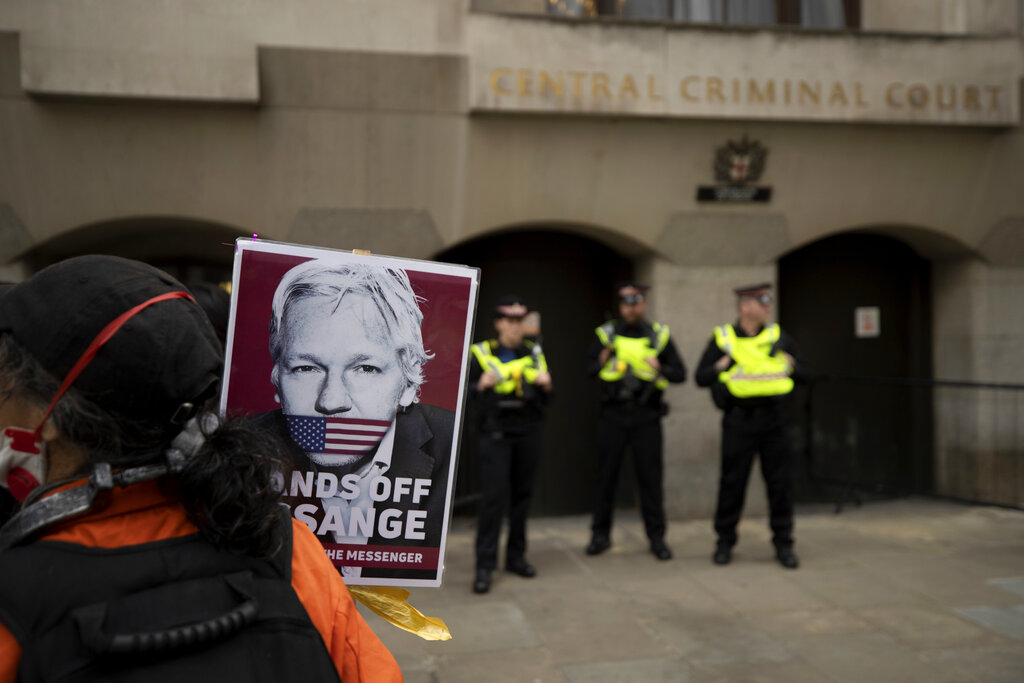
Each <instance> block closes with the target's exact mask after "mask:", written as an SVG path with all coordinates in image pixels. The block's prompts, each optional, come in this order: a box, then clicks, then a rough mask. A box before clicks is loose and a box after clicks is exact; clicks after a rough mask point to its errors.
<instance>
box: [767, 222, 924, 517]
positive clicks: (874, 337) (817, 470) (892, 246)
mask: <svg viewBox="0 0 1024 683" xmlns="http://www.w3.org/2000/svg"><path fill="white" fill-rule="evenodd" d="M779 295H780V296H779V318H780V323H781V324H782V326H783V328H784V329H786V330H788V331H789V332H790V333H791V334H792V335H793V336H794V338H795V339H796V341H797V343H798V345H799V348H800V350H801V352H802V354H803V356H804V357H805V358H806V360H807V361H808V363H809V364H810V365H811V367H812V369H813V370H814V372H815V374H816V375H819V376H823V377H824V378H826V381H823V382H820V383H817V384H815V386H814V388H813V399H812V400H811V401H810V402H809V404H808V400H807V399H808V390H807V389H806V388H803V389H801V390H798V391H797V392H794V401H793V407H794V409H795V410H796V411H797V412H798V415H797V417H798V418H799V419H798V420H797V421H796V422H797V423H798V424H799V423H802V425H801V426H802V427H806V426H807V425H808V423H809V426H810V430H809V431H806V430H805V429H803V428H801V429H799V430H798V433H796V434H795V435H794V436H795V437H796V442H797V443H800V444H802V446H803V447H802V448H798V453H799V454H800V455H799V460H800V462H801V465H802V466H801V467H799V468H798V472H797V482H798V492H799V493H798V495H799V497H800V498H802V499H804V500H813V499H821V498H824V497H825V496H826V495H827V494H828V493H829V492H832V493H834V492H835V487H834V485H831V486H830V485H823V483H822V481H821V479H829V480H832V481H833V482H835V481H838V482H843V481H848V482H850V483H882V482H884V483H885V487H886V489H890V490H891V489H897V490H907V491H921V490H927V489H928V488H930V486H931V481H932V476H933V475H932V469H933V463H932V402H931V393H930V389H929V387H927V386H920V385H911V384H907V383H899V382H891V381H888V380H889V379H891V378H903V379H905V378H917V379H925V380H927V379H929V378H931V377H932V356H931V350H932V335H931V329H932V327H931V263H930V262H929V261H928V260H927V259H925V258H923V257H922V256H920V255H919V254H918V253H917V252H916V251H915V250H914V249H912V248H911V247H910V246H908V245H907V244H906V243H905V242H902V241H900V240H898V239H894V238H892V237H889V236H886V235H883V234H877V233H869V232H856V233H846V234H841V235H836V236H833V237H827V238H825V239H822V240H819V241H817V242H814V243H813V244H810V245H808V246H805V247H803V248H801V249H798V250H796V251H794V252H792V253H790V254H788V255H786V256H784V257H783V258H782V259H781V260H780V261H779ZM857 309H868V310H867V314H866V315H867V318H864V317H863V315H864V312H863V311H862V318H861V320H862V323H861V326H860V327H859V328H858V326H857V323H856V311H857ZM874 312H877V314H878V320H877V322H878V327H877V330H875V329H871V326H870V325H869V326H868V328H865V327H864V322H865V321H866V322H869V323H870V322H871V321H872V320H873V319H874V314H875V313H874ZM863 378H873V379H870V380H868V381H861V379H863ZM808 405H810V408H811V410H810V412H808V411H807V408H808ZM808 438H809V440H810V441H811V444H812V445H813V449H807V448H806V447H807V445H808V443H807V442H808ZM812 454H813V455H812Z"/></svg>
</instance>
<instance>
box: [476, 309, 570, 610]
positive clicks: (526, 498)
mask: <svg viewBox="0 0 1024 683" xmlns="http://www.w3.org/2000/svg"><path fill="white" fill-rule="evenodd" d="M526 313H527V308H526V304H525V303H524V302H523V299H522V298H520V297H518V296H513V295H510V296H505V297H502V298H501V299H500V300H499V301H498V305H497V306H496V307H495V309H494V328H495V330H496V331H497V333H498V337H497V339H488V340H486V341H482V342H479V343H477V344H474V345H473V347H472V352H473V357H474V359H475V360H476V363H474V364H473V365H471V366H470V369H469V386H470V388H471V393H470V402H471V406H472V410H473V416H474V420H475V422H476V425H477V431H478V433H479V438H480V448H479V460H480V494H481V496H480V509H479V514H478V518H477V533H476V577H475V579H474V580H473V591H474V592H475V593H486V592H488V591H489V590H490V589H491V572H493V571H494V569H495V568H496V567H497V565H498V539H499V537H500V536H501V518H502V507H503V505H504V502H505V499H506V498H508V517H509V520H508V526H509V531H508V540H507V542H506V545H505V568H506V569H507V570H508V571H510V572H512V573H514V574H518V575H519V576H522V577H525V578H532V577H533V576H535V575H536V574H537V570H536V568H535V567H534V566H533V565H532V564H530V563H529V562H527V561H526V514H527V512H528V511H529V508H530V498H531V497H532V495H533V479H534V474H535V473H536V470H537V463H538V462H539V460H540V449H541V428H542V426H543V418H544V409H545V408H546V407H547V402H548V395H549V394H550V392H551V374H550V373H549V372H548V364H547V360H546V359H545V358H544V353H543V351H542V350H541V347H540V345H539V344H536V343H534V342H533V341H531V340H529V339H525V338H524V334H523V318H524V317H525V316H526Z"/></svg>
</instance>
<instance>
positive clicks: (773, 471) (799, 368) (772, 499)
mask: <svg viewBox="0 0 1024 683" xmlns="http://www.w3.org/2000/svg"><path fill="white" fill-rule="evenodd" d="M733 328H734V329H735V331H736V336H737V337H751V336H757V335H756V334H755V335H748V334H747V333H746V332H745V331H744V330H743V328H742V327H741V326H740V324H739V322H736V323H734V324H733ZM762 329H764V328H763V327H762V328H761V329H759V330H758V334H759V333H760V332H761V330H762ZM776 351H785V352H786V353H788V354H789V355H791V356H792V357H793V359H794V361H795V366H794V368H793V373H792V375H791V377H792V378H793V380H794V381H802V380H804V379H805V378H806V376H807V368H806V366H804V364H803V363H802V362H801V361H800V359H799V356H798V354H797V350H796V345H795V343H794V342H793V339H792V338H791V337H790V336H789V335H787V334H786V333H785V332H784V331H780V333H779V339H778V341H777V342H775V345H774V348H773V349H772V353H774V352H776ZM724 355H725V353H724V352H723V351H722V350H721V349H720V348H718V344H717V343H716V342H715V338H714V336H712V337H711V341H709V342H708V345H707V347H706V348H705V349H704V353H703V355H702V356H701V359H700V363H698V365H697V370H696V372H695V373H694V378H695V380H696V382H697V386H701V387H710V388H711V395H712V399H713V400H714V402H715V405H716V406H718V408H720V409H721V410H722V413H723V414H722V468H721V477H720V480H719V486H718V504H717V506H716V508H715V533H716V534H717V535H718V548H719V550H720V551H722V550H724V551H725V552H726V554H725V556H724V557H723V558H722V559H723V560H724V561H726V562H727V561H728V557H729V556H728V550H729V549H731V548H732V546H734V545H735V544H736V541H737V539H738V536H737V534H736V526H737V525H738V524H739V521H740V516H741V515H742V513H743V503H744V500H745V497H746V491H747V481H748V480H749V478H750V470H751V468H752V467H753V464H754V456H755V455H760V456H761V474H762V475H763V476H764V481H765V486H766V487H767V490H768V506H769V525H770V527H771V530H772V543H773V544H774V545H775V548H776V550H777V551H789V550H790V549H791V548H792V546H793V481H792V479H793V476H792V468H793V465H792V462H793V456H792V449H791V447H790V444H789V436H788V435H787V434H786V423H787V422H786V416H785V411H784V399H785V396H784V395H783V396H757V397H750V398H737V397H735V396H733V395H732V394H731V393H729V390H728V389H726V387H725V385H724V384H723V383H722V382H721V381H719V379H718V375H719V371H718V370H716V369H715V367H714V365H715V363H716V362H718V360H719V359H720V358H722V356H724ZM734 364H735V361H734V362H733V363H730V364H729V367H732V366H733V365H734ZM780 559H781V557H780ZM718 561H720V560H719V558H718V557H717V554H716V562H718Z"/></svg>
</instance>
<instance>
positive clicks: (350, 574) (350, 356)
mask: <svg viewBox="0 0 1024 683" xmlns="http://www.w3.org/2000/svg"><path fill="white" fill-rule="evenodd" d="M237 247H238V248H237V251H236V256H235V264H234V277H233V282H232V297H231V321H230V329H229V334H228V340H227V350H226V357H225V372H224V382H223V386H222V393H221V410H222V412H223V413H224V414H226V415H229V416H233V415H248V416H251V419H252V420H253V422H254V423H255V424H258V425H260V426H262V427H265V428H267V429H268V430H271V431H273V432H275V433H277V434H278V435H279V436H281V437H282V440H283V441H284V442H285V443H287V445H288V449H289V451H290V453H289V455H290V463H289V465H288V469H287V470H286V471H285V472H284V473H283V474H284V480H283V482H282V485H283V487H284V502H285V503H286V504H287V505H288V506H289V507H290V509H291V512H292V515H293V517H294V518H295V519H297V520H299V521H301V522H303V523H305V524H306V525H307V526H309V528H310V529H311V530H313V532H314V533H315V534H316V535H317V536H318V537H319V538H320V540H321V542H322V543H323V545H324V549H325V551H326V553H327V555H328V557H329V558H330V559H331V561H332V562H333V563H334V564H335V565H336V566H338V567H340V568H341V570H342V574H343V576H344V577H345V580H346V582H347V583H349V584H351V585H371V586H381V585H387V586H439V585H440V583H441V575H442V571H443V563H444V549H445V541H446V538H447V531H448V524H449V519H450V516H451V505H452V492H453V490H454V484H455V472H456V469H455V460H456V455H457V453H458V440H459V434H460V426H461V424H462V419H463V416H462V412H463V403H464V400H463V398H464V391H465V387H464V382H463V378H464V377H465V374H466V363H467V358H468V351H469V344H470V338H471V333H472V321H473V318H474V309H475V306H476V297H477V289H478V283H479V271H478V270H477V269H474V268H468V267H465V266H455V265H450V264H444V263H435V262H429V261H417V260H412V259H399V258H392V257H385V256H375V255H367V254H360V253H352V252H347V251H335V250H329V249H318V248H313V247H306V246H300V245H293V244H282V243H277V242H268V241H263V240H248V239H242V240H239V241H238V243H237Z"/></svg>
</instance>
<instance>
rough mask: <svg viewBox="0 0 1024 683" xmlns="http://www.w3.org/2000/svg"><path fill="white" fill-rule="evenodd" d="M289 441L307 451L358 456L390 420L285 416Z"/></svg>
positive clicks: (373, 445)
mask: <svg viewBox="0 0 1024 683" xmlns="http://www.w3.org/2000/svg"><path fill="white" fill-rule="evenodd" d="M285 418H286V419H287V420H288V430H289V431H290V432H291V434H292V441H294V442H295V443H296V444H298V445H299V447H300V448H302V450H304V451H306V452H307V453H337V454H338V455H362V454H364V453H367V452H369V451H372V450H373V449H374V448H376V447H377V444H379V443H380V440H381V439H383V438H384V434H386V433H387V431H388V428H389V427H390V426H391V423H390V422H388V421H387V420H361V419H356V418H350V417H319V416H309V415H285Z"/></svg>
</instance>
